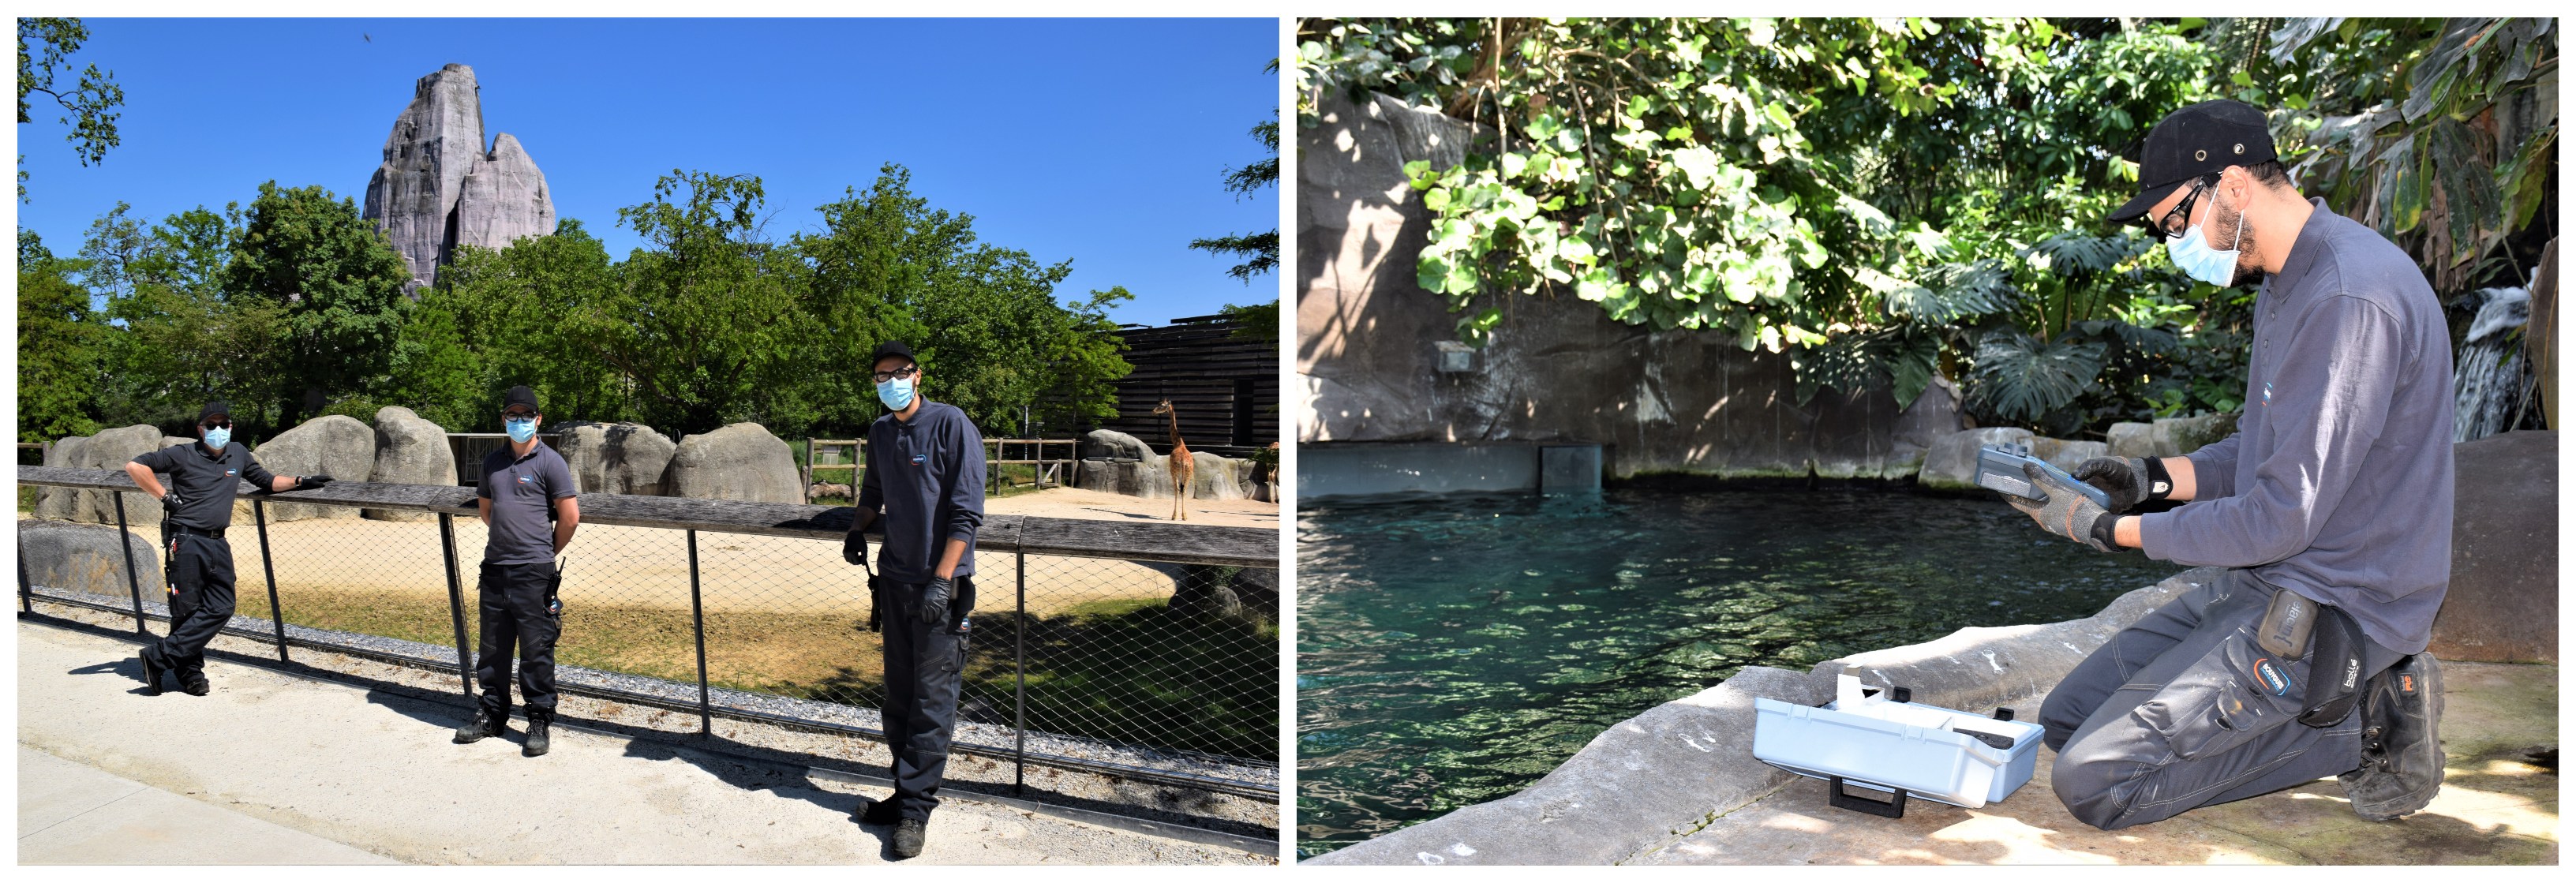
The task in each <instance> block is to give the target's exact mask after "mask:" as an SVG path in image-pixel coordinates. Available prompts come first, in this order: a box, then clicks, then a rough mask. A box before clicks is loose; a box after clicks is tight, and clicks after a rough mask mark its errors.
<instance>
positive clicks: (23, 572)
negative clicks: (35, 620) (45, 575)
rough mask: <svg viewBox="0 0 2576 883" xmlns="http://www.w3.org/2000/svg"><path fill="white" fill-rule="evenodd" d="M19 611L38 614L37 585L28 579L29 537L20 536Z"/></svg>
mask: <svg viewBox="0 0 2576 883" xmlns="http://www.w3.org/2000/svg"><path fill="white" fill-rule="evenodd" d="M18 610H19V612H21V613H34V612H36V584H35V582H34V581H32V580H29V579H28V578H27V536H26V535H25V534H20V535H18Z"/></svg>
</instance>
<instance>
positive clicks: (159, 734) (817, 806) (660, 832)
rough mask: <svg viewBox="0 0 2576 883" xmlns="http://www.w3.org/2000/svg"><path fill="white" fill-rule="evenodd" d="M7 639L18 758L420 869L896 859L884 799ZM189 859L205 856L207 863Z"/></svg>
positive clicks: (1064, 857)
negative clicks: (147, 684)
mask: <svg viewBox="0 0 2576 883" xmlns="http://www.w3.org/2000/svg"><path fill="white" fill-rule="evenodd" d="M17 634H18V663H19V667H18V681H17V687H18V711H19V716H18V723H19V730H18V742H19V745H20V746H21V747H22V748H26V749H35V750H37V751H42V752H44V753H46V754H48V755H52V756H54V757H57V758H61V759H63V760H67V761H72V762H75V763H78V764H82V765H85V766H89V767H92V768H95V769H98V770H102V771H104V772H106V773H109V774H111V775H113V776H117V777H122V778H124V779H127V780H130V781H132V782H135V783H139V784H142V785H146V786H150V787H152V788H156V789H160V790H162V791H166V792H169V793H170V794H172V795H178V796H180V797H184V798H185V799H189V800H194V801H199V802H202V803H205V804H211V805H213V806H217V807H224V808H228V809H231V810H234V811H237V812H239V813H242V814H246V815H248V816H252V817H255V818H257V819H259V820H263V821H266V822H269V823H272V824H275V825H279V826H283V827H285V828H290V829H294V830H296V831H300V832H303V833H305V834H309V835H313V836H316V837H320V838H324V839H328V840H331V841H334V842H337V843H342V844H346V845H348V846H352V847H356V848H358V849H361V850H365V851H366V852H368V853H372V854H374V855H377V856H383V857H386V858H390V859H394V860H397V861H402V862H407V863H429V864H482V863H528V864H545V863H568V864H835V865H846V864H877V863H882V862H886V861H889V860H891V858H892V856H891V855H890V854H889V853H888V851H887V848H886V846H887V843H886V841H887V838H888V837H889V829H887V828H882V827H874V826H869V827H862V826H860V825H857V824H855V823H853V821H852V820H851V819H850V812H851V811H852V809H854V808H855V807H856V806H857V805H858V802H859V799H860V798H861V797H863V796H864V797H871V798H873V797H882V796H884V794H885V789H882V788H873V787H868V786H863V785H845V784H842V783H838V782H825V781H821V780H814V779H806V778H802V777H799V776H795V775H792V774H789V773H787V772H784V771H781V770H778V769H776V768H772V767H766V766H755V765H746V764H743V763H740V762H737V761H734V760H731V759H728V758H724V757H721V756H716V755H710V754H706V753H703V752H699V751H695V750H692V749H689V748H686V747H683V746H680V745H674V744H670V743H668V742H661V741H648V740H643V739H633V738H625V737H621V736H615V735H609V734H606V733H597V732H579V731H569V730H561V731H558V732H557V734H556V735H555V739H554V750H553V752H552V753H550V754H548V755H546V756H545V757H541V758H534V759H530V758H523V757H520V756H519V751H518V744H517V743H518V741H519V736H518V733H519V731H520V730H521V728H522V724H521V723H520V722H515V721H514V722H513V723H512V724H511V727H510V729H511V735H509V736H507V737H504V738H501V739H492V740H486V741H484V742H482V743H479V744H475V745H453V744H449V741H448V737H449V735H450V733H451V732H452V728H453V727H454V726H455V725H456V723H457V722H458V714H457V709H456V707H455V706H454V705H453V704H452V703H450V704H440V703H434V702H427V701H421V700H417V699H412V698H409V697H406V696H403V695H399V694H392V693H385V692H380V691H371V690H367V689H363V688H359V687H353V686H348V685H343V684H336V683H322V682H316V681H312V680H308V679H303V678H297V677H293V676H290V675H286V674H283V673H280V672H275V671H271V670H268V669H264V668H257V667H251V666H245V665H237V664H233V663H229V662H225V661H223V660H220V659H214V660H209V663H208V665H207V675H208V677H209V679H210V680H212V681H213V682H214V684H215V690H216V692H215V693H214V694H213V695H211V696H206V697H193V696H188V695H186V694H183V693H179V692H177V691H171V692H168V693H165V694H163V695H161V696H157V697H146V696H143V695H140V693H139V692H138V690H139V687H140V684H139V682H138V681H137V680H136V678H137V669H136V665H135V663H134V661H133V653H134V647H133V645H132V644H130V643H127V642H124V641H120V640H115V639H110V638H105V637H99V636H94V635H89V634H83V633H79V632H72V631H67V630H64V629H58V628H52V627H48V626H42V625H33V624H22V625H20V626H19V628H18V633H17ZM280 722H293V725H292V726H281V725H280ZM91 780H92V781H98V779H97V778H96V777H91ZM58 796H59V795H58ZM27 799H28V794H27V793H26V792H24V791H23V790H22V793H21V818H22V820H24V819H28V818H31V817H33V816H31V814H30V813H29V812H27V804H26V800H27ZM178 821H179V819H177V818H175V817H174V818H172V819H171V820H170V822H171V823H173V824H175V823H177V822H178ZM142 827H144V828H145V829H146V830H147V831H148V832H149V833H154V834H158V835H160V836H161V837H163V838H165V839H166V838H170V837H181V838H184V837H186V836H188V835H189V834H190V833H192V832H186V831H170V830H166V829H154V828H153V826H151V825H149V824H148V821H147V823H146V824H144V825H143V826H142ZM25 833H26V832H25V831H23V830H22V831H21V834H22V836H23V835H24V834H25ZM194 833H206V832H194ZM929 834H930V836H929V849H928V850H927V851H926V852H925V853H924V854H923V855H922V856H921V857H920V858H919V859H916V860H914V862H915V863H932V864H942V863H973V864H1038V863H1046V864H1059V863H1072V864H1216V863H1230V864H1258V863H1267V862H1268V861H1269V859H1267V858H1266V857H1264V856H1256V855H1250V854H1246V853H1243V852H1240V851H1235V850H1227V849H1221V848H1216V847H1209V846H1203V845H1199V844H1195V843H1190V842H1186V841H1179V840H1171V839H1165V838H1159V837H1150V836H1145V835H1139V834H1134V833H1130V832H1127V831H1121V830H1116V829H1111V828H1104V827H1095V826H1091V825H1085V824H1080V823H1076V822H1071V821H1067V820H1064V819H1061V818H1057V817H1053V816H1047V815H1040V814H1036V813H1031V812H1026V811H1022V810H1017V809H1013V808H1011V807H1007V806H1002V805H996V804H990V803H979V802H975V801H971V800H962V799H961V800H951V801H948V802H947V803H946V804H945V805H943V806H942V807H941V808H940V809H939V811H938V812H937V813H936V814H934V815H933V816H932V818H931V824H930V831H929ZM144 845H146V844H141V843H137V842H132V841H126V842H119V841H117V840H115V839H103V841H94V842H93V847H94V849H110V850H112V849H116V848H118V847H120V846H122V847H127V848H128V849H127V851H124V852H118V853H115V854H99V853H96V852H93V853H92V854H91V855H89V856H87V859H88V860H92V861H123V862H138V861H153V860H156V859H157V860H164V861H166V860H170V859H169V858H167V852H168V850H166V849H164V850H161V851H159V852H155V851H152V850H149V849H144V848H141V847H142V846H144ZM190 855H191V856H192V858H191V859H190V860H192V861H207V860H212V858H213V854H212V852H208V851H197V852H192V853H190ZM21 857H22V858H25V857H26V854H25V853H24V852H22V854H21ZM271 860H279V861H283V860H292V858H291V857H290V856H286V855H279V856H276V857H273V858H272V859H271Z"/></svg>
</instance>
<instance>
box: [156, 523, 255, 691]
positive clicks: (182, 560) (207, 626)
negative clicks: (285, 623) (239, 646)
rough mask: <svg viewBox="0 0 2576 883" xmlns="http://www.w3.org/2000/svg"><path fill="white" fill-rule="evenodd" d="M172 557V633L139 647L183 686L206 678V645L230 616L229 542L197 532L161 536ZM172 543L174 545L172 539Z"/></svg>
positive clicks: (230, 618)
mask: <svg viewBox="0 0 2576 883" xmlns="http://www.w3.org/2000/svg"><path fill="white" fill-rule="evenodd" d="M161 543H162V545H163V547H165V548H174V551H173V553H172V554H171V556H170V557H171V563H170V573H169V578H170V634H169V635H168V636H166V637H162V638H159V639H157V640H154V641H153V642H152V643H151V644H148V645H145V646H144V648H143V655H144V658H146V659H149V660H151V661H152V664H153V666H154V667H157V668H165V669H169V670H170V671H172V672H175V673H177V674H178V676H179V683H180V685H182V686H185V685H188V684H193V683H197V682H199V681H203V680H205V679H206V645H207V644H208V643H210V642H212V641H214V639H215V635H216V634H217V633H219V632H222V631H223V630H224V623H227V622H230V621H232V618H233V546H232V544H231V543H227V542H225V541H223V540H221V539H218V538H215V537H210V536H202V535H199V534H184V535H181V536H176V537H172V536H166V535H165V536H163V537H162V539H161ZM173 543H175V544H176V545H175V547H174V546H173V545H172V544H173Z"/></svg>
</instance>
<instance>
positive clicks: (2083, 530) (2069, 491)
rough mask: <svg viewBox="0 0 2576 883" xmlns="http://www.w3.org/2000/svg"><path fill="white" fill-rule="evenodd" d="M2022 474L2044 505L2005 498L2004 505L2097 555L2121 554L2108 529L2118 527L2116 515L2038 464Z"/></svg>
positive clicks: (2017, 497) (2025, 500) (2041, 527)
mask: <svg viewBox="0 0 2576 883" xmlns="http://www.w3.org/2000/svg"><path fill="white" fill-rule="evenodd" d="M2021 471H2022V474H2023V475H2027V476H2030V484H2031V486H2032V487H2035V488H2038V489H2039V490H2041V491H2042V492H2045V493H2047V494H2048V501H2047V502H2045V503H2043V502H2039V501H2037V500H2032V499H2029V498H2027V497H2022V496H2018V495H2014V494H2004V495H2003V498H2004V502H2007V503H2011V504H2012V507H2013V508H2015V509H2019V510H2021V512H2022V514H2024V515H2028V516H2030V520H2032V521H2036V522H2039V527H2040V529H2041V530H2045V531H2048V532H2049V533H2053V534H2056V535H2058V536H2061V537H2065V538H2067V539H2070V540H2074V541H2076V542H2079V543H2083V544H2084V545H2087V546H2091V547H2093V550H2094V551H2097V552H2117V551H2120V546H2119V544H2117V543H2114V542H2112V541H2111V526H2112V525H2113V524H2116V523H2118V521H2119V517H2120V516H2119V514H2118V513H2115V512H2109V511H2105V510H2104V509H2103V508H2102V507H2101V506H2099V505H2096V504H2095V503H2094V502H2093V498H2091V497H2087V496H2085V495H2084V492H2083V491H2079V490H2076V489H2075V485H2072V484H2068V483H2066V481H2065V480H2064V479H2060V478H2058V477H2057V476H2056V475H2053V474H2051V473H2050V471H2049V470H2047V469H2044V468H2041V467H2040V466H2039V464H2035V463H2034V464H2028V465H2025V466H2023V467H2022V470H2021Z"/></svg>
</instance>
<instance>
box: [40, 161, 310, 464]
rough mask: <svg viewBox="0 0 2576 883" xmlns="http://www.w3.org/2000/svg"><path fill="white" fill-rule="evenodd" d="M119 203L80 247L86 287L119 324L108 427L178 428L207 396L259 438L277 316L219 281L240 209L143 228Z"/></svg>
mask: <svg viewBox="0 0 2576 883" xmlns="http://www.w3.org/2000/svg"><path fill="white" fill-rule="evenodd" d="M127 210H128V208H127V206H126V205H125V204H124V203H118V204H117V207H116V208H115V209H112V210H110V211H109V212H108V213H107V214H105V215H102V216H101V217H100V218H99V219H98V220H97V221H96V222H93V223H92V224H91V225H90V236H89V239H88V240H87V242H86V243H85V244H84V245H83V247H82V253H83V254H84V255H86V256H87V258H86V259H87V260H88V261H89V262H90V264H91V266H90V269H89V270H88V272H87V274H86V275H87V278H88V279H89V287H90V288H91V289H92V290H94V291H96V292H98V293H99V294H101V295H102V296H103V297H104V298H105V299H106V307H105V314H106V317H107V319H109V320H110V321H111V322H113V323H115V326H116V328H115V332H114V333H113V334H111V335H110V338H109V344H110V345H109V347H108V362H109V365H110V366H111V368H110V372H109V373H110V375H111V377H112V382H110V383H108V384H106V385H105V386H104V388H103V389H102V390H101V407H102V409H103V410H104V411H105V412H106V413H107V415H108V416H107V418H106V419H107V420H108V421H109V422H113V423H118V424H131V423H152V424H156V425H161V426H175V425H178V424H183V423H185V422H186V421H187V420H189V419H190V418H193V417H194V416H195V415H196V411H197V407H198V406H199V405H200V404H202V403H203V402H204V401H206V400H207V399H210V398H223V399H227V400H231V401H235V402H238V404H236V405H235V406H234V408H235V415H234V416H235V417H236V418H237V419H239V420H241V421H242V422H244V423H245V425H246V426H247V427H250V428H251V431H250V432H246V433H244V435H245V436H246V437H257V436H258V434H259V432H260V431H261V430H263V429H266V428H269V427H270V426H271V423H270V420H269V417H268V415H269V414H270V413H271V408H270V406H269V404H268V401H269V398H270V396H269V393H270V383H271V381H272V379H273V378H272V377H271V376H270V371H271V369H272V366H273V363H274V357H275V352H276V349H275V348H276V343H277V340H278V335H279V329H280V325H279V316H280V314H281V312H282V311H281V310H280V308H279V307H277V306H276V305H273V304H270V303H266V302H263V301H259V300H256V299H246V300H243V301H239V302H236V301H233V300H231V299H229V298H227V297H226V296H225V293H224V291H223V288H222V282H221V278H220V274H221V273H222V272H223V268H224V266H225V265H226V264H227V263H229V261H230V260H231V253H232V247H233V243H234V242H235V240H237V239H238V238H239V237H240V235H241V230H242V215H241V210H240V207H239V205H238V204H233V205H227V206H225V209H224V212H223V213H222V214H217V213H215V212H213V211H211V210H208V209H206V208H204V207H202V206H200V207H198V208H193V209H189V210H187V211H184V212H180V213H178V214H175V215H171V216H169V217H167V218H165V219H164V220H163V221H162V222H161V223H158V224H154V225H152V227H151V228H149V229H148V230H145V229H140V227H141V225H140V223H139V222H136V221H133V220H131V219H128V218H127V217H125V213H126V211H127Z"/></svg>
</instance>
